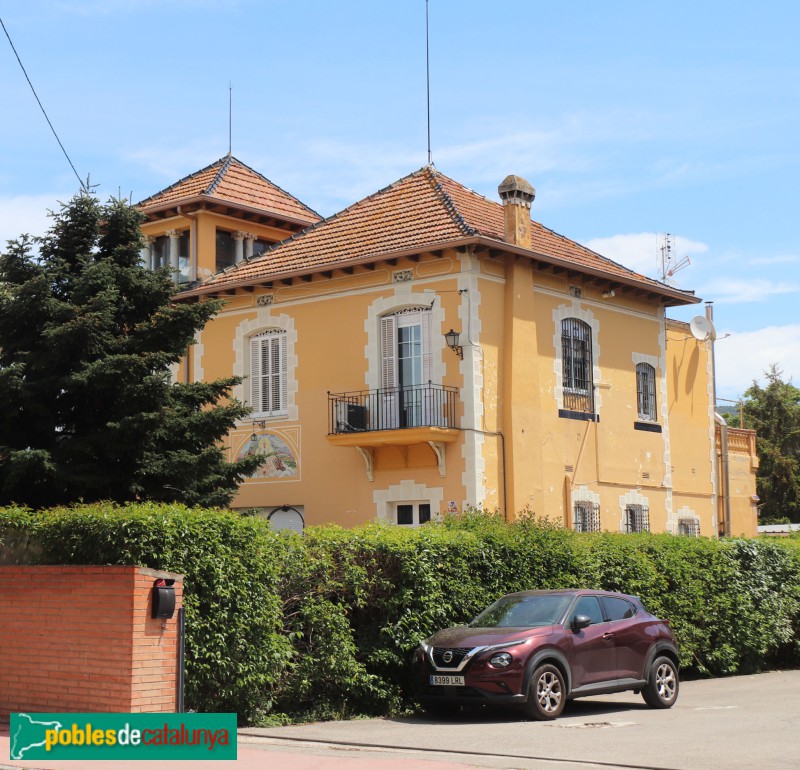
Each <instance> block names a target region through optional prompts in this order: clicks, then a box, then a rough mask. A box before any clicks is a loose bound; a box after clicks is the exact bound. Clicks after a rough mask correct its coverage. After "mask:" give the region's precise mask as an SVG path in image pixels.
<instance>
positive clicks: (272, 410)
mask: <svg viewBox="0 0 800 770" xmlns="http://www.w3.org/2000/svg"><path fill="white" fill-rule="evenodd" d="M250 406H251V408H252V410H253V416H254V417H277V416H282V415H285V414H286V413H287V405H286V332H285V331H284V330H283V329H267V330H266V331H263V332H261V333H260V334H256V335H255V336H253V337H251V338H250Z"/></svg>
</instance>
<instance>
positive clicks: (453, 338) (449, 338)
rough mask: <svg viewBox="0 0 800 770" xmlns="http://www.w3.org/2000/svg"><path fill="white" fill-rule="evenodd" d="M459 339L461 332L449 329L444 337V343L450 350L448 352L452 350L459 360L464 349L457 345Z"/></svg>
mask: <svg viewBox="0 0 800 770" xmlns="http://www.w3.org/2000/svg"><path fill="white" fill-rule="evenodd" d="M460 337H461V332H455V331H453V330H452V329H450V331H449V332H447V334H445V335H444V341H445V342H446V343H447V347H448V348H450V350H452V351H453V352H454V353H455V354H456V355H457V356H458V357H459V358H464V349H463V348H462V347H461V345H459V344H458V340H459V338H460Z"/></svg>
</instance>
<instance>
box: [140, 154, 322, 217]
mask: <svg viewBox="0 0 800 770" xmlns="http://www.w3.org/2000/svg"><path fill="white" fill-rule="evenodd" d="M199 196H207V197H209V198H212V199H216V200H219V201H221V202H227V203H232V204H239V205H241V206H248V207H249V208H257V209H263V210H264V211H265V212H269V213H272V214H278V215H282V216H286V217H289V218H291V219H293V220H299V221H301V222H308V223H312V222H318V221H319V220H320V219H321V217H320V215H319V214H317V212H316V211H314V210H313V209H310V208H309V207H308V206H306V205H305V204H304V203H301V202H300V201H299V200H297V198H295V197H294V196H292V195H289V193H287V192H286V191H285V190H282V189H281V188H280V187H278V186H277V185H276V184H274V183H273V182H270V180H269V179H267V178H266V177H265V176H262V175H261V174H259V173H258V172H257V171H254V170H253V169H252V168H250V167H249V166H247V165H245V164H244V163H242V162H241V161H240V160H238V159H237V158H234V157H233V156H232V155H226V156H225V157H224V158H220V159H219V160H218V161H216V162H214V163H212V164H211V165H210V166H206V167H205V168H203V169H200V171H196V172H195V173H194V174H190V175H189V176H187V177H184V178H183V179H181V180H179V181H178V182H176V183H175V184H173V185H170V186H169V187H167V188H165V189H163V190H161V192H157V193H156V194H155V195H151V196H150V197H149V198H145V199H144V200H143V201H140V202H139V203H138V204H136V205H137V206H138V207H139V208H141V209H142V210H143V211H145V212H147V211H149V210H152V209H159V208H163V207H165V206H170V205H174V204H176V203H180V202H181V201H185V200H189V199H192V198H197V197H199Z"/></svg>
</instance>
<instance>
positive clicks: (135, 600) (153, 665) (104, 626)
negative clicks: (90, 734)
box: [0, 566, 183, 719]
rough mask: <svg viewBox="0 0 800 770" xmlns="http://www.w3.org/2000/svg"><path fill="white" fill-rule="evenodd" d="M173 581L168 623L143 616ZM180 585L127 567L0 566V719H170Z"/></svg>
mask: <svg viewBox="0 0 800 770" xmlns="http://www.w3.org/2000/svg"><path fill="white" fill-rule="evenodd" d="M159 578H163V579H165V580H174V581H175V583H174V589H175V615H174V616H173V617H172V618H170V619H168V620H163V621H162V620H160V619H153V618H152V617H151V607H152V589H153V585H154V583H155V581H156V580H157V579H159ZM182 599H183V576H182V575H175V574H171V573H167V572H159V571H156V570H151V569H147V568H145V567H133V566H130V567H129V566H119V567H116V566H113V567H112V566H107V567H99V566H98V567H92V566H85V567H84V566H76V567H71V566H70V567H57V566H41V567H33V566H31V567H26V566H0V719H7V718H8V714H9V712H11V711H45V712H58V711H122V712H126V711H165V712H170V711H175V707H176V703H177V679H178V662H177V661H178V609H179V608H180V607H181V606H182Z"/></svg>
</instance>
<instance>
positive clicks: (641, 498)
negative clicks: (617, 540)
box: [619, 489, 650, 532]
mask: <svg viewBox="0 0 800 770" xmlns="http://www.w3.org/2000/svg"><path fill="white" fill-rule="evenodd" d="M629 505H640V506H641V507H642V508H647V510H648V511H649V510H650V498H649V497H647V495H643V494H642V493H641V492H640V491H639V490H638V489H631V490H629V491H628V492H626V493H625V494H624V495H620V496H619V531H620V532H625V531H627V530H626V527H625V509H626V508H627V507H628V506H629Z"/></svg>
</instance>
